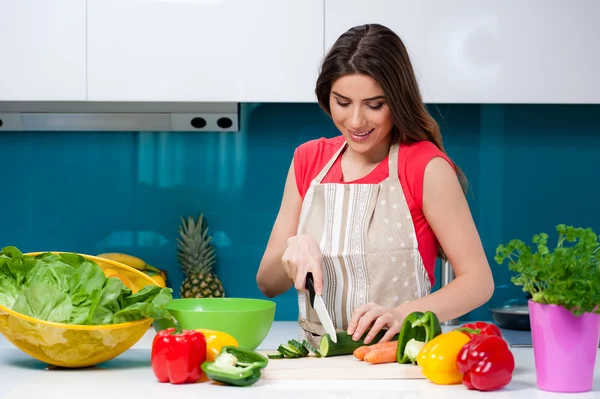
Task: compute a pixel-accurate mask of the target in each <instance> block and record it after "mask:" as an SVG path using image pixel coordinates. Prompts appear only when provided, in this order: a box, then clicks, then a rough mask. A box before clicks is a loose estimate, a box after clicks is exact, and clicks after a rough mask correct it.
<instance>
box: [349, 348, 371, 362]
mask: <svg viewBox="0 0 600 399" xmlns="http://www.w3.org/2000/svg"><path fill="white" fill-rule="evenodd" d="M370 350H371V347H370V346H369V345H364V346H360V347H358V348H356V349H355V350H354V353H353V355H354V357H355V358H357V359H360V360H365V355H366V354H367V353H369V351H370Z"/></svg>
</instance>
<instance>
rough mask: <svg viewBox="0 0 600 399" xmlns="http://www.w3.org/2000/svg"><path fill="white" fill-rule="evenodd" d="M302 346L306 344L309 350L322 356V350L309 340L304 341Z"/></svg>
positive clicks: (317, 355)
mask: <svg viewBox="0 0 600 399" xmlns="http://www.w3.org/2000/svg"><path fill="white" fill-rule="evenodd" d="M302 346H304V347H305V348H306V349H307V350H308V351H309V352H312V353H313V354H314V355H315V356H316V357H321V352H319V350H318V349H317V348H315V347H314V346H312V345H311V343H310V342H308V341H307V340H304V341H302Z"/></svg>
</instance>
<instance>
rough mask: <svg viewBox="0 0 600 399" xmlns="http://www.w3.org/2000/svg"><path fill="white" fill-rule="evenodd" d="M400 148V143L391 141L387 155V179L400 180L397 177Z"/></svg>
mask: <svg viewBox="0 0 600 399" xmlns="http://www.w3.org/2000/svg"><path fill="white" fill-rule="evenodd" d="M399 150H400V145H399V144H398V143H393V144H392V145H391V146H390V153H389V155H388V180H391V181H400V178H399V177H398V151H399Z"/></svg>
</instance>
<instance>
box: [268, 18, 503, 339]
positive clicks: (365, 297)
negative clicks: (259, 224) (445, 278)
mask: <svg viewBox="0 0 600 399" xmlns="http://www.w3.org/2000/svg"><path fill="white" fill-rule="evenodd" d="M316 95H317V99H318V102H319V104H320V106H321V107H322V108H323V110H325V112H326V113H327V114H328V115H329V116H330V117H331V118H332V120H333V122H334V124H335V125H336V127H337V128H338V129H339V130H340V132H341V136H338V137H335V138H332V139H325V138H321V139H318V140H311V141H309V142H307V143H304V144H302V145H301V146H299V147H298V148H297V149H296V151H295V153H294V157H293V160H292V163H291V165H290V169H289V172H288V176H287V181H286V184H285V189H284V193H283V199H282V202H281V208H280V210H279V213H278V215H277V219H276V221H275V224H274V226H273V230H272V232H271V236H270V238H269V242H268V244H267V248H266V251H265V254H264V257H263V259H262V261H261V264H260V267H259V270H258V274H257V283H258V286H259V288H260V290H261V291H262V292H263V293H264V294H265V295H266V296H268V297H271V298H272V297H275V296H277V295H279V294H281V293H283V292H285V291H287V290H288V289H289V288H291V287H292V285H293V286H295V288H296V289H297V290H298V294H299V295H298V304H299V318H298V322H299V325H300V327H301V329H300V331H301V332H302V335H301V338H307V339H309V340H311V341H313V342H315V341H316V340H318V338H319V336H320V335H322V334H323V333H324V330H323V328H322V326H321V325H320V323H319V320H318V318H317V316H316V314H315V312H314V310H313V309H312V308H311V307H310V305H309V303H308V302H309V301H308V300H307V293H306V291H305V289H304V286H305V277H306V274H307V273H308V272H312V274H313V276H314V283H315V291H316V293H317V294H321V293H322V295H323V300H324V302H325V305H326V307H327V309H328V311H329V314H330V316H331V318H332V320H333V323H334V325H335V327H336V329H339V330H346V331H347V332H348V333H349V334H353V338H354V339H355V340H357V339H359V338H360V337H362V336H363V334H364V333H365V332H367V331H368V335H367V336H366V337H365V343H369V342H371V340H372V338H373V337H374V335H376V334H377V333H378V332H379V331H380V330H381V329H387V332H386V333H385V335H384V337H383V339H382V341H387V340H390V339H391V338H392V337H393V336H394V335H395V334H396V333H398V331H399V330H400V326H401V324H402V322H403V320H404V318H405V317H406V316H407V315H408V314H409V313H411V312H413V311H427V310H430V311H433V312H435V313H436V314H437V315H438V317H439V318H440V320H441V321H445V320H449V319H453V318H457V317H459V316H462V315H464V314H465V313H467V312H469V311H471V310H473V309H475V308H477V307H478V306H481V305H482V304H484V303H485V302H487V301H488V300H489V299H490V297H491V295H492V293H493V290H494V282H493V277H492V274H491V270H490V267H489V264H488V263H487V259H486V256H485V253H484V250H483V248H482V244H481V241H480V238H479V235H478V232H477V229H476V227H475V224H474V222H473V219H472V216H471V213H470V210H469V207H468V204H467V201H466V198H465V195H464V192H463V189H464V187H465V186H466V182H465V178H464V176H463V174H462V172H461V171H460V169H459V168H458V167H457V166H456V165H454V164H453V163H452V161H451V160H450V158H449V157H448V156H447V155H446V153H445V151H444V148H443V146H442V137H441V134H440V130H439V127H438V126H437V124H436V122H435V120H434V119H433V118H432V117H431V115H430V114H429V113H428V112H427V110H426V108H425V106H424V104H423V102H422V99H421V96H420V92H419V88H418V85H417V81H416V78H415V75H414V72H413V69H412V65H411V62H410V60H409V57H408V54H407V52H406V49H405V47H404V45H403V43H402V41H401V40H400V38H399V37H398V36H397V35H396V34H395V33H393V32H392V31H391V30H389V29H388V28H386V27H384V26H381V25H378V24H370V25H363V26H357V27H354V28H352V29H350V30H349V31H348V32H346V33H345V34H343V35H342V36H341V37H340V38H339V39H338V40H337V42H336V43H335V44H334V45H333V47H332V48H331V50H330V52H329V54H328V55H327V57H326V58H325V59H324V61H323V65H322V70H321V73H320V75H319V77H318V80H317V85H316ZM442 248H443V251H442ZM437 256H442V257H447V259H448V260H449V261H450V263H451V264H452V266H453V269H454V273H455V275H456V278H455V279H454V280H453V281H452V283H450V284H448V285H447V286H445V287H443V288H442V289H440V290H438V291H437V292H435V293H433V294H430V291H431V287H432V286H433V284H434V282H435V280H434V268H435V263H436V257H437Z"/></svg>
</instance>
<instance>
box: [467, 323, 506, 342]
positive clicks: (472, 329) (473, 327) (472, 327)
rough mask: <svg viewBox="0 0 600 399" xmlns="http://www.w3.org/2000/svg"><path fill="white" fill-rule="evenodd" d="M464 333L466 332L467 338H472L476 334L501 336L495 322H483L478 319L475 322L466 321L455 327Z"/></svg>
mask: <svg viewBox="0 0 600 399" xmlns="http://www.w3.org/2000/svg"><path fill="white" fill-rule="evenodd" d="M456 330H457V331H460V332H462V333H464V334H467V335H468V336H469V338H473V337H474V336H476V335H495V336H498V337H500V338H502V333H501V332H500V329H499V328H498V326H496V325H495V324H491V323H484V322H483V321H478V322H475V323H468V324H465V325H463V326H461V327H459V328H457V329H456Z"/></svg>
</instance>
